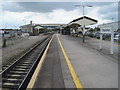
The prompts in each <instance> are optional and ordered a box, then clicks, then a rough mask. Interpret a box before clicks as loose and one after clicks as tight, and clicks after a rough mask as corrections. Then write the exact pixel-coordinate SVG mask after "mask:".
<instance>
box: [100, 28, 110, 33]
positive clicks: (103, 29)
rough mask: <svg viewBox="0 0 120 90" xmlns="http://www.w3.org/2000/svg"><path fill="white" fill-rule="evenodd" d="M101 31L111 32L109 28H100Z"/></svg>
mask: <svg viewBox="0 0 120 90" xmlns="http://www.w3.org/2000/svg"><path fill="white" fill-rule="evenodd" d="M101 33H111V29H110V28H102V29H101Z"/></svg>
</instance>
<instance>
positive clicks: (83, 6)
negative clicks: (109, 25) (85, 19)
mask: <svg viewBox="0 0 120 90" xmlns="http://www.w3.org/2000/svg"><path fill="white" fill-rule="evenodd" d="M75 6H76V7H82V8H83V16H84V15H85V7H92V6H91V5H75Z"/></svg>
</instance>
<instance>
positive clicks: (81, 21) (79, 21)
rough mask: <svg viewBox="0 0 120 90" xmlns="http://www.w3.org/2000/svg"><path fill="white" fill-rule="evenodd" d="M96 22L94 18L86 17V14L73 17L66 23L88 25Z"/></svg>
mask: <svg viewBox="0 0 120 90" xmlns="http://www.w3.org/2000/svg"><path fill="white" fill-rule="evenodd" d="M97 22H98V21H97V20H95V19H92V18H90V17H87V16H83V17H80V18H77V19H74V20H73V21H71V22H70V23H69V24H68V25H69V26H73V25H80V26H88V25H93V24H96V23H97Z"/></svg>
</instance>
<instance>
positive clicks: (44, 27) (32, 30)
mask: <svg viewBox="0 0 120 90" xmlns="http://www.w3.org/2000/svg"><path fill="white" fill-rule="evenodd" d="M63 25H65V24H33V23H32V21H30V24H27V25H23V26H20V29H21V30H22V31H23V32H26V33H29V34H30V35H38V34H40V33H44V32H47V31H48V30H54V29H57V28H60V27H61V26H63Z"/></svg>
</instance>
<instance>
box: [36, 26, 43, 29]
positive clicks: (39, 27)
mask: <svg viewBox="0 0 120 90" xmlns="http://www.w3.org/2000/svg"><path fill="white" fill-rule="evenodd" d="M35 28H36V29H43V27H41V26H35Z"/></svg>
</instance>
